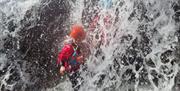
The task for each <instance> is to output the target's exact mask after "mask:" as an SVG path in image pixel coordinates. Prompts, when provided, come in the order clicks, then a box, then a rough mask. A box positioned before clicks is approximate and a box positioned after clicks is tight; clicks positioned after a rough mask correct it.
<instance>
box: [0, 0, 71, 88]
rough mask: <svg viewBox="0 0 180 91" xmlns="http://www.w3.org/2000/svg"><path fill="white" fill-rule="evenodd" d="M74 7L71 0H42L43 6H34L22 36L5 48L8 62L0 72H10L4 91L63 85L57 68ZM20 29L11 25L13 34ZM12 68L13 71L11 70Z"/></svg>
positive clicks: (7, 42) (7, 40)
mask: <svg viewBox="0 0 180 91" xmlns="http://www.w3.org/2000/svg"><path fill="white" fill-rule="evenodd" d="M70 8H71V7H70V5H69V2H68V1H67V0H42V1H41V4H40V6H36V7H35V6H34V7H32V9H30V10H28V11H27V12H26V15H25V17H24V19H23V20H21V22H20V23H21V24H20V25H21V26H20V30H19V32H18V37H12V36H9V37H7V38H5V39H4V49H3V50H1V52H3V53H6V54H7V60H8V62H7V63H6V65H5V66H4V67H3V70H1V71H0V73H1V75H2V76H3V74H5V73H7V72H9V74H10V76H9V77H8V78H7V79H6V80H5V83H7V84H9V85H12V84H14V86H13V88H8V87H7V85H5V84H3V83H1V91H6V90H8V89H9V90H13V91H39V90H40V89H42V88H48V87H52V86H55V85H56V83H59V76H58V73H57V72H58V71H57V66H56V59H57V53H58V47H60V45H58V44H60V43H61V42H62V40H63V36H65V35H66V32H67V31H68V30H66V29H65V28H66V27H68V26H66V25H68V17H69V15H70V14H69V13H70V12H69V10H70ZM16 28H17V26H15V24H14V23H13V21H12V22H10V23H9V28H8V29H9V31H10V32H13V31H14V30H15V29H16ZM9 69H11V70H9Z"/></svg>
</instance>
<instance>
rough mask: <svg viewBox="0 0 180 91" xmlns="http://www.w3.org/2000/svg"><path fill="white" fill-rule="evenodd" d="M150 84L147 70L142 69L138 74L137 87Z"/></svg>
mask: <svg viewBox="0 0 180 91" xmlns="http://www.w3.org/2000/svg"><path fill="white" fill-rule="evenodd" d="M150 84H151V83H150V81H149V78H148V72H147V69H145V68H143V69H142V70H141V71H140V73H139V86H149V85H150Z"/></svg>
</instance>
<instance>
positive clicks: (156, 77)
mask: <svg viewBox="0 0 180 91" xmlns="http://www.w3.org/2000/svg"><path fill="white" fill-rule="evenodd" d="M150 74H151V76H152V77H153V79H152V81H153V83H154V84H155V86H156V87H158V85H159V83H158V81H159V79H158V73H157V71H156V70H151V71H150Z"/></svg>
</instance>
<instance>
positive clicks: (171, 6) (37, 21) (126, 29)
mask: <svg viewBox="0 0 180 91" xmlns="http://www.w3.org/2000/svg"><path fill="white" fill-rule="evenodd" d="M104 2H109V3H110V5H109V3H104ZM95 17H98V20H97V22H96V23H97V24H96V26H95V27H93V28H92V27H91V26H90V25H91V23H92V21H93V20H94V18H95ZM179 21H180V2H179V1H178V0H112V2H111V0H70V1H67V0H0V32H1V33H0V79H1V81H0V90H1V91H6V90H12V91H44V90H47V91H59V90H62V91H72V90H73V89H72V87H71V83H70V82H69V80H68V78H67V79H66V80H64V81H63V80H61V78H60V77H59V76H58V70H57V69H56V64H55V60H56V58H57V53H58V47H59V48H61V47H62V40H63V37H64V36H65V35H66V34H67V32H68V31H69V26H70V25H71V24H74V23H82V24H83V25H84V27H85V30H86V31H87V32H88V33H89V34H88V38H87V42H88V43H89V44H90V48H91V55H90V57H89V58H88V59H87V61H86V67H85V68H84V69H80V70H81V76H82V77H83V79H84V80H83V82H80V83H82V84H81V87H80V89H79V90H80V91H179V90H180V88H179V86H180V80H179V79H180V78H179V76H180V72H179V58H180V56H179V55H180V44H179V39H180V30H179V29H180V25H179ZM82 68H83V67H82Z"/></svg>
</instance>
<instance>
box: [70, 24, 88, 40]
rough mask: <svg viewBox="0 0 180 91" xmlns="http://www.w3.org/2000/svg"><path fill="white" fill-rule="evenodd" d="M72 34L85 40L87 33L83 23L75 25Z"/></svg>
mask: <svg viewBox="0 0 180 91" xmlns="http://www.w3.org/2000/svg"><path fill="white" fill-rule="evenodd" d="M70 36H71V37H72V38H73V39H75V40H84V39H85V37H86V33H85V31H84V29H83V27H82V26H81V25H77V24H75V25H73V26H72V27H71V32H70Z"/></svg>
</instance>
